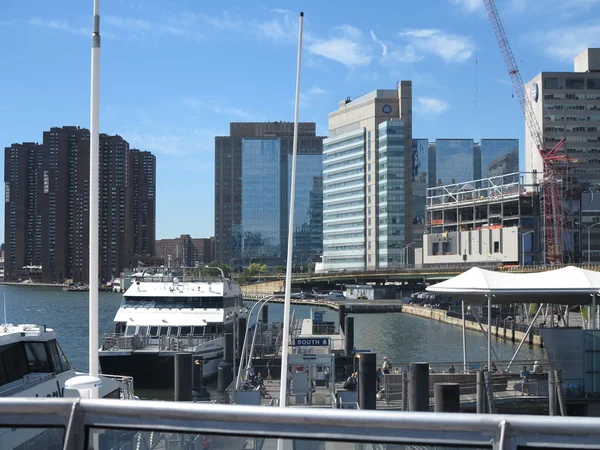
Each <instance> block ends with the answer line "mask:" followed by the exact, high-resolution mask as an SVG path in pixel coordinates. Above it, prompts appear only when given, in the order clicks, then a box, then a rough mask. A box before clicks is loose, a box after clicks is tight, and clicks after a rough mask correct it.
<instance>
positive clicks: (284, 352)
mask: <svg viewBox="0 0 600 450" xmlns="http://www.w3.org/2000/svg"><path fill="white" fill-rule="evenodd" d="M303 23H304V13H303V12H301V13H300V20H299V22H298V67H297V69H296V70H297V72H296V104H295V105H294V141H293V145H292V173H291V178H292V180H291V186H290V218H289V220H288V242H287V244H288V246H287V264H286V270H285V298H284V306H283V336H282V337H281V343H282V345H281V377H280V378H281V384H280V386H279V407H280V408H285V407H286V406H287V405H286V403H287V382H288V380H287V378H288V353H289V337H290V306H291V297H292V260H293V258H292V256H293V249H294V202H295V199H296V154H297V153H298V108H299V105H300V66H301V62H302V25H303ZM279 444H280V442H278V445H277V446H278V448H281V445H279Z"/></svg>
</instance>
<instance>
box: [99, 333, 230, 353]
mask: <svg viewBox="0 0 600 450" xmlns="http://www.w3.org/2000/svg"><path fill="white" fill-rule="evenodd" d="M218 337H219V336H217V335H211V336H203V337H198V336H180V337H177V336H141V335H139V334H136V335H123V334H116V333H106V334H105V335H104V336H103V337H102V350H103V351H134V350H157V351H159V350H160V351H162V350H167V351H186V350H191V349H193V348H194V347H195V346H197V345H202V344H206V343H207V342H210V341H212V340H214V339H217V338H218Z"/></svg>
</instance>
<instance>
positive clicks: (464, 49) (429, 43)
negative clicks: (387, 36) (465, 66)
mask: <svg viewBox="0 0 600 450" xmlns="http://www.w3.org/2000/svg"><path fill="white" fill-rule="evenodd" d="M398 35H399V36H400V37H401V38H402V39H405V40H407V41H408V42H409V43H410V44H411V45H412V46H414V48H415V49H417V50H420V51H422V52H425V53H430V54H433V55H436V56H439V57H441V58H442V59H443V60H444V61H446V62H459V63H461V62H465V61H467V60H468V59H469V58H470V57H471V55H472V54H473V52H474V51H475V45H474V44H473V42H472V41H471V38H470V37H468V36H461V35H458V34H450V33H446V32H444V31H442V30H437V29H433V28H422V29H411V30H405V31H402V32H400V33H398Z"/></svg>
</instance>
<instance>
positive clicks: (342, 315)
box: [338, 305, 346, 333]
mask: <svg viewBox="0 0 600 450" xmlns="http://www.w3.org/2000/svg"><path fill="white" fill-rule="evenodd" d="M339 308H340V309H338V323H339V324H340V329H341V331H343V332H344V333H345V332H346V306H344V305H340V306H339Z"/></svg>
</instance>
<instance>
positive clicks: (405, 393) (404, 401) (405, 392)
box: [386, 370, 408, 411]
mask: <svg viewBox="0 0 600 450" xmlns="http://www.w3.org/2000/svg"><path fill="white" fill-rule="evenodd" d="M386 394H387V392H386ZM402 411H408V372H407V371H406V370H403V371H402Z"/></svg>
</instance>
